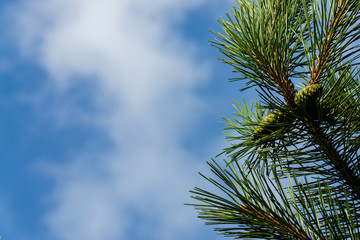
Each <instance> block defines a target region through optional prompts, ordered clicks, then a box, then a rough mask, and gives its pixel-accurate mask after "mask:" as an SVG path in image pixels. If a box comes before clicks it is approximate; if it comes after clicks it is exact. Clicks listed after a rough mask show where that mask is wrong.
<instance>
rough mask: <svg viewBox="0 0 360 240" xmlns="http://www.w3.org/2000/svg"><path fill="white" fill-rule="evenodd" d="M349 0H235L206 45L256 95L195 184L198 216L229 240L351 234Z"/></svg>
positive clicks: (359, 188)
mask: <svg viewBox="0 0 360 240" xmlns="http://www.w3.org/2000/svg"><path fill="white" fill-rule="evenodd" d="M359 18H360V1H358V0H238V1H237V2H236V4H235V6H234V8H233V9H232V12H231V14H227V16H226V18H224V19H221V20H219V22H220V23H221V25H222V27H223V32H222V33H215V34H216V37H217V39H216V40H214V41H211V42H212V45H213V46H215V47H217V48H218V49H219V50H220V52H221V53H222V54H223V55H224V58H223V59H222V61H223V62H225V63H227V64H229V65H231V66H232V67H233V69H234V72H235V73H234V74H235V77H234V78H233V79H231V81H242V82H243V86H244V87H243V88H242V89H241V90H248V89H249V88H254V89H255V90H256V92H257V93H258V96H259V97H258V100H257V101H253V102H252V103H251V104H247V103H246V101H245V100H243V101H242V102H241V103H239V102H235V104H234V107H235V110H236V111H235V113H234V117H233V118H232V119H229V118H225V123H226V127H225V130H226V133H227V138H228V139H229V140H230V143H231V145H230V146H229V147H227V148H225V149H224V151H223V152H222V153H221V154H220V155H221V156H223V158H224V159H223V160H221V161H219V160H212V161H211V162H209V163H208V164H209V166H210V169H211V171H212V173H213V175H214V176H213V177H207V176H205V175H202V176H203V177H204V178H205V179H207V180H208V181H209V182H210V183H211V184H213V185H214V186H216V188H215V189H217V191H213V192H211V191H207V190H204V189H200V188H195V189H194V190H193V191H191V193H192V197H193V198H194V199H195V200H196V203H194V204H191V205H193V206H195V208H196V209H197V210H198V215H199V218H202V219H204V220H205V221H206V223H207V224H211V225H216V231H218V233H220V234H223V235H225V236H229V237H233V238H236V239H304V240H305V239H326V240H328V239H354V240H355V239H360V209H359V208H360V159H359V156H360V85H359V68H358V66H357V65H358V62H357V59H358V57H359V56H360V54H359V45H358V44H359V43H358V40H359V38H360V22H359Z"/></svg>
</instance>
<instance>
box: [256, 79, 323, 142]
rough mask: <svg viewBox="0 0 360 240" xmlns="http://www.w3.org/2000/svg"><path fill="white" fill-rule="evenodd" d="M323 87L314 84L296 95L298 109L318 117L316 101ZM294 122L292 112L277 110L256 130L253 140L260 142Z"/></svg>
mask: <svg viewBox="0 0 360 240" xmlns="http://www.w3.org/2000/svg"><path fill="white" fill-rule="evenodd" d="M321 91H322V86H321V85H320V84H312V85H308V86H306V87H304V88H303V89H301V90H300V91H299V92H298V93H297V94H296V95H295V104H296V106H297V109H300V110H301V111H305V112H306V113H307V114H309V115H310V116H312V117H314V118H315V117H316V116H317V115H318V108H317V106H316V104H315V103H316V101H317V99H318V98H319V96H320V93H321ZM293 120H294V117H293V114H292V113H291V112H290V111H287V112H284V111H283V110H281V109H277V110H275V111H273V112H272V113H270V114H269V115H268V116H267V117H266V118H265V119H264V120H263V121H262V122H261V123H260V124H259V125H258V126H257V127H256V129H255V130H254V132H253V134H252V140H258V139H260V138H262V137H264V136H266V135H269V134H271V133H272V132H274V131H276V130H279V129H281V128H282V127H284V126H286V125H288V124H289V122H292V121H293Z"/></svg>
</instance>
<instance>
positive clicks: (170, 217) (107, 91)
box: [10, 0, 209, 240]
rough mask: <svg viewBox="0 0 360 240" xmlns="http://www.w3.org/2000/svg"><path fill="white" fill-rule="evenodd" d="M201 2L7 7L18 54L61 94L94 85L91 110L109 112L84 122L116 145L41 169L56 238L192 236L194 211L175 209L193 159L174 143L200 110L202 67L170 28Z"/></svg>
mask: <svg viewBox="0 0 360 240" xmlns="http://www.w3.org/2000/svg"><path fill="white" fill-rule="evenodd" d="M202 3H203V1H202V0H189V1H185V0H172V1H169V0H152V1H147V0H121V1H120V0H46V1H45V0H44V1H43V0H28V1H24V2H22V3H21V4H19V5H16V7H14V8H12V10H11V11H10V13H11V15H12V18H14V19H17V23H18V25H17V28H16V31H17V34H18V39H20V41H19V45H20V47H21V49H22V51H23V53H24V54H25V55H26V56H28V57H31V58H33V59H37V61H38V63H39V64H40V65H41V66H42V67H43V68H44V69H46V70H47V71H48V73H49V74H50V76H51V77H52V79H53V80H54V81H56V83H57V84H58V85H57V86H58V88H59V91H60V92H61V91H65V92H66V91H67V90H68V89H71V87H72V84H73V81H75V79H77V77H80V78H82V80H81V81H82V82H81V84H83V85H84V88H86V86H87V84H95V85H96V86H97V87H98V89H97V92H96V93H95V94H94V96H93V98H94V99H95V104H96V105H97V106H98V107H99V109H102V108H105V107H106V108H108V107H109V106H110V107H109V109H110V110H109V111H99V112H98V114H97V115H95V116H94V115H88V116H86V117H85V118H88V120H89V119H91V121H92V122H93V123H94V124H96V125H97V126H100V127H101V128H102V129H104V131H106V134H107V135H108V136H109V138H110V139H111V140H112V141H113V142H114V145H115V149H113V151H111V152H98V153H94V152H92V151H89V152H78V153H76V154H77V157H74V159H73V160H72V161H71V162H70V164H68V165H63V166H58V168H57V169H56V171H52V170H50V168H49V169H47V171H49V172H52V173H55V176H56V180H57V181H56V188H55V189H54V193H53V198H52V199H53V201H54V203H55V205H54V207H53V209H52V210H51V211H50V212H48V214H47V215H46V217H45V222H46V224H47V226H48V228H49V230H50V233H51V234H50V235H52V237H53V238H54V239H63V240H73V239H74V240H75V239H76V240H78V239H88V240H92V239H108V240H111V239H129V236H132V237H131V239H156V240H162V239H164V240H165V239H166V240H167V239H189V240H190V239H192V237H193V239H195V238H197V236H195V235H193V236H192V234H195V233H194V232H193V231H195V230H196V226H198V225H197V223H196V222H198V221H197V220H196V219H195V214H194V212H193V210H192V209H191V208H190V207H184V206H183V205H182V204H183V203H184V202H186V201H188V192H187V191H188V190H189V189H191V188H192V187H193V184H194V183H195V181H196V180H195V179H194V178H195V176H196V173H195V172H196V170H198V169H197V168H198V166H197V165H196V163H195V161H194V159H195V158H196V157H197V156H195V155H194V154H192V153H191V152H188V151H187V150H186V149H185V148H184V147H182V146H181V144H180V143H181V141H182V139H183V138H184V137H185V136H186V133H188V132H189V131H190V130H189V127H190V126H191V124H194V123H196V121H195V120H196V118H197V117H198V116H199V115H200V116H201V114H202V112H201V105H202V104H203V103H202V101H201V99H199V97H198V96H197V95H196V94H194V88H195V87H197V86H199V85H200V84H202V83H203V82H204V79H205V77H206V76H207V75H208V74H209V72H208V71H209V69H208V68H207V66H206V64H204V63H199V62H198V61H197V59H196V56H195V50H194V47H193V46H192V45H191V44H189V43H187V42H186V39H182V38H181V37H179V34H178V33H176V32H175V31H173V30H172V27H173V26H174V24H175V23H178V22H179V21H181V19H182V18H183V17H184V13H185V11H186V10H187V9H189V8H193V7H197V6H200V4H202ZM76 81H79V80H76ZM59 108H61V106H59ZM70 112H71V111H70ZM53 114H56V113H53ZM61 117H62V118H64V119H66V121H69V122H71V121H73V120H72V119H73V118H74V116H73V115H66V114H65V115H64V114H62V116H61ZM144 237H145V238H144Z"/></svg>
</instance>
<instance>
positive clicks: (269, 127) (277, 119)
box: [251, 109, 289, 140]
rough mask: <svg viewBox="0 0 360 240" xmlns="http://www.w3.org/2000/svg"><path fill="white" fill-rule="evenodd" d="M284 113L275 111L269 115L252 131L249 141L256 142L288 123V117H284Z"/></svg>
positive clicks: (278, 110)
mask: <svg viewBox="0 0 360 240" xmlns="http://www.w3.org/2000/svg"><path fill="white" fill-rule="evenodd" d="M286 115H287V114H285V113H284V112H282V111H281V110H280V109H277V110H275V111H273V112H272V113H270V114H269V115H268V116H267V117H266V118H265V119H264V120H263V121H262V122H261V123H260V124H259V125H258V126H257V127H256V129H255V130H254V132H253V134H252V137H251V139H252V140H258V139H260V138H262V137H264V136H265V135H269V134H271V133H272V132H274V131H276V130H279V129H280V128H282V127H283V126H284V125H286V123H287V122H288V121H289V116H286Z"/></svg>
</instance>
